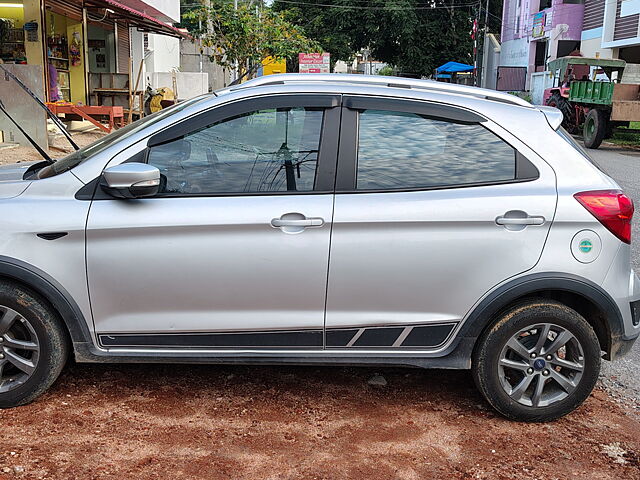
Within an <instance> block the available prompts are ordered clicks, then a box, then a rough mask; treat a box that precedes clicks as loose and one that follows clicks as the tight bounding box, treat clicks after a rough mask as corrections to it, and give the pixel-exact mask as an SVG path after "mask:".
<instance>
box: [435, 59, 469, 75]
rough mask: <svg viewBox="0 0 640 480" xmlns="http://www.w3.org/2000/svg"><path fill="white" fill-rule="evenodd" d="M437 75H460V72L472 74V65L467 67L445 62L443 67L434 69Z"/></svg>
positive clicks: (461, 64)
mask: <svg viewBox="0 0 640 480" xmlns="http://www.w3.org/2000/svg"><path fill="white" fill-rule="evenodd" d="M436 72H438V73H460V72H473V65H467V64H466V63H458V62H447V63H445V64H444V65H440V66H439V67H438V68H436Z"/></svg>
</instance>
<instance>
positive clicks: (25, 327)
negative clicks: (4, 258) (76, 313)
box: [0, 282, 69, 408]
mask: <svg viewBox="0 0 640 480" xmlns="http://www.w3.org/2000/svg"><path fill="white" fill-rule="evenodd" d="M68 352H69V342H68V339H67V336H66V331H65V329H64V327H63V325H62V322H61V320H60V318H59V317H58V316H57V315H56V314H55V312H53V311H52V310H51V309H50V307H49V306H48V305H47V304H46V302H45V301H44V300H43V299H41V298H40V297H39V296H38V295H37V294H35V293H34V292H31V291H30V290H28V289H26V288H23V287H21V286H18V285H14V284H11V283H6V282H0V408H8V407H15V406H19V405H24V404H27V403H29V402H31V401H33V400H34V399H35V398H36V397H38V396H39V395H40V394H42V393H43V392H44V391H45V390H46V389H47V388H49V387H50V386H51V385H52V384H53V382H54V381H55V380H56V379H57V378H58V375H60V372H61V371H62V368H63V367H64V364H65V362H66V359H67V355H68Z"/></svg>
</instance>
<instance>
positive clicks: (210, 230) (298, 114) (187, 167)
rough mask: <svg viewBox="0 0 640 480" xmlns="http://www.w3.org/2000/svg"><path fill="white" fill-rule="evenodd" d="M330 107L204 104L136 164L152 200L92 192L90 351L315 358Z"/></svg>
mask: <svg viewBox="0 0 640 480" xmlns="http://www.w3.org/2000/svg"><path fill="white" fill-rule="evenodd" d="M339 105H340V97H339V96H335V95H281V96H264V97H261V98H251V99H246V100H242V101H237V102H234V103H232V104H229V105H226V106H220V107H217V108H215V109H214V110H211V111H208V112H206V113H203V114H201V115H199V116H196V117H193V118H191V119H189V120H186V121H183V122H181V123H179V124H177V125H174V126H172V127H170V128H169V129H167V130H165V131H162V132H160V133H158V134H157V135H155V136H153V137H151V138H150V139H149V141H148V145H145V147H146V148H144V149H143V150H142V152H141V153H139V154H137V155H135V158H134V160H136V161H140V159H143V160H142V161H146V162H148V163H149V164H152V165H155V166H157V167H158V168H159V169H160V172H161V175H162V177H161V178H162V182H163V187H162V191H161V192H160V194H158V195H157V196H155V197H151V198H142V199H134V200H119V199H113V198H110V197H108V196H106V195H104V194H100V190H99V189H98V195H97V197H96V199H94V201H93V203H92V206H91V211H90V214H89V218H88V223H87V269H88V282H89V291H90V295H91V307H92V311H93V316H94V322H95V328H96V332H97V335H98V339H99V341H100V344H101V345H102V346H103V347H109V348H114V347H142V348H148V347H153V348H207V349H216V348H227V349H256V348H257V349H291V348H294V349H298V348H301V349H321V348H322V346H323V323H324V307H325V299H326V296H325V295H326V282H327V269H328V258H329V240H330V231H331V222H332V215H333V187H334V180H335V168H336V155H337V138H338V126H339V115H340V107H339ZM126 160H127V159H126V158H122V157H121V158H118V159H115V160H114V161H112V163H111V164H112V165H113V164H114V163H119V162H122V161H126Z"/></svg>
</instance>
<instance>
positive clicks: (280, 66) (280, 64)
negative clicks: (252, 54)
mask: <svg viewBox="0 0 640 480" xmlns="http://www.w3.org/2000/svg"><path fill="white" fill-rule="evenodd" d="M277 73H287V61H286V60H285V59H284V58H283V59H274V58H273V57H267V58H265V59H264V60H262V74H263V75H274V74H277Z"/></svg>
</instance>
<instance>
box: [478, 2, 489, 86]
mask: <svg viewBox="0 0 640 480" xmlns="http://www.w3.org/2000/svg"><path fill="white" fill-rule="evenodd" d="M487 33H489V0H487V5H486V7H485V10H484V33H483V35H482V74H481V75H480V82H481V84H482V83H483V82H484V84H485V86H486V85H487V82H486V81H485V79H486V78H487V77H485V75H487V73H488V72H487V56H488V54H489V48H488V47H487Z"/></svg>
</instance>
